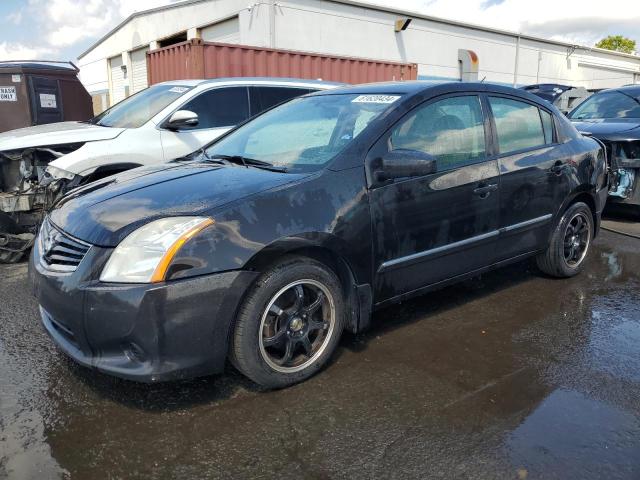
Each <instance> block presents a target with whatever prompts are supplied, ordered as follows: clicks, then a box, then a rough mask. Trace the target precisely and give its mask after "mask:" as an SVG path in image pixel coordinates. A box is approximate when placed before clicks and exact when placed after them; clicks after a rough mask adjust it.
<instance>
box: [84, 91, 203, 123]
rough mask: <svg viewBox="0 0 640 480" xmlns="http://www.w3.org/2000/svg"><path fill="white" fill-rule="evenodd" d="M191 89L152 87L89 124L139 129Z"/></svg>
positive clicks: (125, 100) (106, 111) (105, 112)
mask: <svg viewBox="0 0 640 480" xmlns="http://www.w3.org/2000/svg"><path fill="white" fill-rule="evenodd" d="M191 88H192V87H186V86H181V85H154V86H152V87H149V88H147V89H145V90H142V91H141V92H138V93H136V94H135V95H132V96H130V97H129V98H126V99H124V100H123V101H121V102H120V103H117V104H116V105H114V106H113V107H111V108H110V109H109V110H105V111H104V112H102V113H101V114H100V115H98V116H97V117H94V118H93V119H92V120H91V123H94V124H96V125H101V126H103V127H116V128H138V127H141V126H142V125H144V124H145V123H147V122H148V121H149V120H150V119H151V117H153V116H154V115H156V114H157V113H158V112H159V111H160V110H162V109H163V108H165V107H166V106H167V105H169V104H170V103H171V102H173V101H174V100H176V99H177V98H179V97H181V96H182V95H184V94H185V93H186V92H188V91H189V90H191Z"/></svg>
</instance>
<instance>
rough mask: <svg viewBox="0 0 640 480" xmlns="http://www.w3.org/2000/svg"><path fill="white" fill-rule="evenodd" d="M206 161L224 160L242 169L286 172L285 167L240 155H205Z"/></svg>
mask: <svg viewBox="0 0 640 480" xmlns="http://www.w3.org/2000/svg"><path fill="white" fill-rule="evenodd" d="M205 155H206V159H207V160H208V161H214V162H215V161H216V160H217V159H220V160H226V161H228V162H231V163H236V164H239V165H242V166H243V167H246V168H249V167H256V168H262V169H264V170H271V171H273V172H286V171H287V167H280V166H278V165H274V164H273V163H269V162H265V161H264V160H257V159H255V158H249V157H243V156H242V155H222V154H216V155H211V156H210V155H208V154H206V153H205Z"/></svg>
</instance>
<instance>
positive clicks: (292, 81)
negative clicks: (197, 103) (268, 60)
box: [162, 77, 345, 90]
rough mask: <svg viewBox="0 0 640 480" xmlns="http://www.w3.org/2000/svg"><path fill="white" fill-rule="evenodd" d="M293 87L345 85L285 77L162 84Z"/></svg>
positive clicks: (229, 78) (207, 79)
mask: <svg viewBox="0 0 640 480" xmlns="http://www.w3.org/2000/svg"><path fill="white" fill-rule="evenodd" d="M215 84H225V85H234V84H235V85H280V86H282V85H292V86H294V85H295V86H307V87H309V88H318V89H321V90H322V89H326V88H335V87H340V86H343V85H345V84H344V83H338V82H325V81H323V80H308V79H303V78H285V77H225V78H202V79H186V80H170V81H168V82H162V85H180V86H188V87H197V86H200V85H215Z"/></svg>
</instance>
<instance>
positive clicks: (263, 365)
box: [230, 257, 346, 388]
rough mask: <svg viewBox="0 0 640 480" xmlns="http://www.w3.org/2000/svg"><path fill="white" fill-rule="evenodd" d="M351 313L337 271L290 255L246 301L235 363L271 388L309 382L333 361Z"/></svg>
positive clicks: (236, 333) (232, 356) (233, 350)
mask: <svg viewBox="0 0 640 480" xmlns="http://www.w3.org/2000/svg"><path fill="white" fill-rule="evenodd" d="M345 312H346V309H345V301H344V295H343V290H342V286H341V284H340V280H339V279H338V277H337V276H336V274H335V273H334V272H333V271H332V270H330V269H329V268H327V267H326V266H325V265H323V264H322V263H320V262H318V261H316V260H313V259H311V258H307V257H286V258H285V259H283V260H282V261H281V262H279V263H278V264H276V265H274V266H272V267H271V268H269V269H268V270H267V271H265V272H264V273H262V275H260V277H259V278H258V280H257V281H256V283H255V284H254V285H253V287H252V288H251V289H250V291H249V293H248V294H247V296H246V297H245V299H244V301H243V303H242V305H241V307H240V310H239V312H238V315H237V317H236V324H235V328H234V331H233V336H232V339H231V349H230V359H231V362H232V363H233V365H234V366H235V367H236V368H237V369H238V370H239V371H240V372H241V373H243V374H244V375H245V376H247V377H249V378H250V379H251V380H253V381H254V382H255V383H257V384H259V385H261V386H263V387H267V388H283V387H288V386H290V385H293V384H295V383H298V382H301V381H303V380H306V379H307V378H309V377H311V376H312V375H314V374H315V373H317V372H318V371H319V370H320V369H321V368H322V367H323V366H324V365H326V363H327V362H328V360H329V359H330V358H331V355H332V354H333V352H334V351H335V349H336V347H337V345H338V342H339V340H340V336H341V334H342V330H343V327H344V322H345ZM305 338H306V340H305Z"/></svg>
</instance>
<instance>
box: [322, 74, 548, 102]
mask: <svg viewBox="0 0 640 480" xmlns="http://www.w3.org/2000/svg"><path fill="white" fill-rule="evenodd" d="M429 90H433V91H434V94H435V93H437V94H438V95H440V94H446V93H455V92H487V93H503V94H508V95H515V96H518V97H521V98H525V99H528V100H530V101H533V102H535V103H538V104H540V105H542V104H543V103H542V102H541V98H540V97H538V96H535V95H533V94H531V93H529V92H527V91H526V90H521V89H517V88H513V87H509V86H505V85H499V84H496V83H490V82H434V81H425V80H407V81H402V82H379V83H366V84H362V85H349V86H344V87H338V88H335V89H332V90H329V91H326V92H316V93H313V94H312V95H338V94H360V95H367V94H380V95H405V96H407V97H412V96H414V95H420V94H423V93H426V92H428V91H429ZM436 91H437V92H436ZM545 104H546V102H545Z"/></svg>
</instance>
